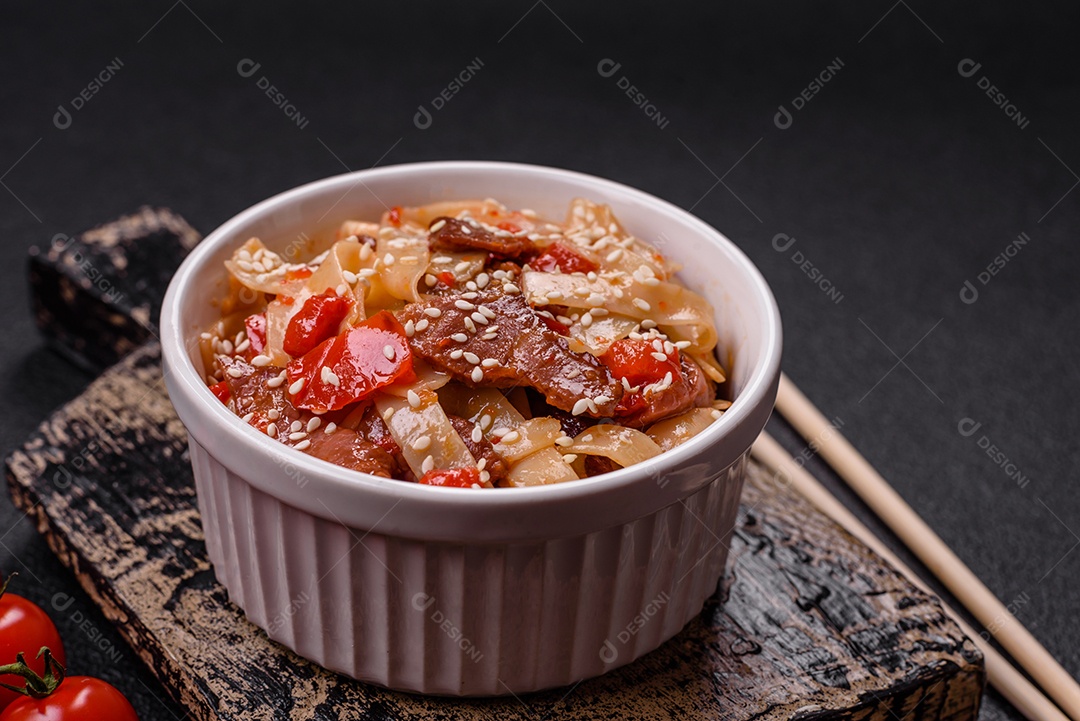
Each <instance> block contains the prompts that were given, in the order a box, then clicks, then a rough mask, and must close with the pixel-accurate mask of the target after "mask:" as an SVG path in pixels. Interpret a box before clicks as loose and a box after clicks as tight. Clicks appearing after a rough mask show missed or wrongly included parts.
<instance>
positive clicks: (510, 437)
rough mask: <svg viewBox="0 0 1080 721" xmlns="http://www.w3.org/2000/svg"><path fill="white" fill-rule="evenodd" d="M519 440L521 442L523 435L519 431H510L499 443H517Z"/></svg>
mask: <svg viewBox="0 0 1080 721" xmlns="http://www.w3.org/2000/svg"><path fill="white" fill-rule="evenodd" d="M519 440H521V434H520V433H518V432H517V431H510V432H509V433H507V434H506V435H504V436H503V437H502V438H500V439H499V442H500V443H516V442H517V441H519Z"/></svg>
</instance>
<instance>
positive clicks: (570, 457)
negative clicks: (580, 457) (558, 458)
mask: <svg viewBox="0 0 1080 721" xmlns="http://www.w3.org/2000/svg"><path fill="white" fill-rule="evenodd" d="M562 459H563V461H565V462H566V463H567V465H569V464H571V463H573V462H574V461H576V460H577V454H576V453H565V454H563V457H562Z"/></svg>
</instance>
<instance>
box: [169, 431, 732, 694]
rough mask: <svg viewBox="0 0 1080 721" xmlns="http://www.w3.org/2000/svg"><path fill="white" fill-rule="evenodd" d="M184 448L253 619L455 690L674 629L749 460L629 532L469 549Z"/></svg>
mask: <svg viewBox="0 0 1080 721" xmlns="http://www.w3.org/2000/svg"><path fill="white" fill-rule="evenodd" d="M190 446H191V460H192V466H193V468H194V474H195V482H196V487H197V490H198V499H199V510H200V512H201V514H202V523H203V529H204V531H205V535H206V545H207V549H208V551H209V555H210V560H211V561H212V562H213V564H214V569H215V572H216V574H217V577H218V580H219V581H220V582H221V583H222V584H223V585H224V586H225V588H226V589H228V592H229V596H230V598H231V599H232V600H233V601H234V602H235V603H236V604H237V605H238V606H240V608H242V609H243V610H244V612H245V614H246V615H247V617H248V618H249V619H250V620H251V621H252V622H253V623H255V624H256V625H257V626H259V627H261V628H262V629H264V630H265V631H266V632H267V634H268V635H269V636H270V637H271V638H272V639H274V640H275V641H278V642H280V643H282V644H283V645H285V646H287V647H288V648H290V649H292V650H293V651H295V652H296V653H298V654H299V655H300V656H303V657H304V658H307V659H310V660H311V661H314V662H315V663H318V664H319V665H321V666H324V667H326V668H328V669H331V670H334V671H338V672H341V673H344V674H346V675H348V676H352V677H354V678H357V679H361V680H363V681H369V682H372V683H376V684H380V685H382V686H387V687H389V688H393V689H398V690H404V691H413V692H418V693H425V694H445V695H455V696H457V695H467V696H491V695H502V694H508V693H511V692H512V693H524V692H528V691H535V690H539V689H545V688H552V687H557V686H563V685H566V684H571V683H574V682H575V681H578V680H581V679H584V678H589V677H592V676H597V675H600V674H602V673H604V672H606V671H608V670H610V669H612V668H615V667H617V666H621V665H624V664H626V663H629V662H631V661H633V660H634V659H636V658H638V657H640V656H642V655H644V654H646V653H648V652H649V651H652V650H653V649H655V648H657V647H658V646H660V644H662V643H664V642H665V641H667V640H668V639H670V638H671V637H672V636H674V635H675V634H676V633H678V632H679V630H680V629H682V627H683V626H684V625H685V624H686V623H687V622H688V621H690V620H691V619H692V618H693V617H694V616H695V615H696V614H698V613H699V612H700V611H701V608H702V605H703V604H704V602H705V600H706V599H707V598H708V597H709V596H711V595H712V594H713V593H714V592H715V591H716V586H717V581H718V579H719V578H720V576H721V575H722V573H723V570H724V563H725V561H726V558H727V546H728V537H729V535H730V533H731V530H732V527H733V525H734V522H735V514H736V511H737V509H738V499H739V494H740V492H741V489H742V484H743V479H744V477H745V472H746V462H747V457H748V454H744V455H743V456H741V457H740V458H739V460H738V461H736V462H735V463H734V464H733V465H731V466H729V467H728V468H724V469H717V470H716V471H715V477H713V478H712V479H711V481H709V482H708V483H706V484H705V485H704V486H702V487H701V489H700V490H698V491H697V492H695V493H693V494H691V495H689V496H687V497H686V498H684V499H683V500H682V501H679V502H677V503H674V504H672V505H669V506H667V507H665V508H662V509H660V510H658V511H656V512H654V513H652V514H650V515H646V516H644V517H642V518H638V519H636V520H633V521H630V522H628V523H624V524H621V525H617V526H613V527H610V528H606V529H603V530H598V531H595V532H592V533H588V534H585V535H579V536H575V537H569V538H555V539H550V540H543V541H534V542H523V543H467V544H463V543H447V542H439V541H425V540H417V539H411V538H404V537H399V536H391V535H384V534H382V533H380V532H379V530H378V528H372V529H361V528H350V527H348V526H346V525H344V524H343V523H340V522H337V521H335V520H328V519H326V518H323V517H319V516H316V515H313V514H311V513H308V512H306V511H303V510H299V509H297V508H295V507H293V506H290V505H287V504H286V503H284V502H282V501H280V500H279V499H277V498H275V497H274V496H271V495H268V494H267V493H264V492H262V491H260V490H258V489H257V488H255V487H254V486H252V485H251V484H250V483H249V482H248V481H247V480H245V479H244V478H243V477H242V476H239V475H237V474H235V473H233V472H231V471H229V470H228V469H227V468H226V467H225V466H224V465H223V464H221V463H220V462H218V461H217V460H216V459H215V458H214V457H213V456H212V455H210V454H209V453H208V452H207V451H206V450H205V449H204V448H203V447H202V446H201V445H200V444H199V443H198V442H197V441H196V440H195V439H194V438H192V439H191V441H190ZM659 483H663V479H660V480H659ZM331 515H332V514H331Z"/></svg>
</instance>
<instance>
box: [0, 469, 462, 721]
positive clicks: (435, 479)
mask: <svg viewBox="0 0 1080 721" xmlns="http://www.w3.org/2000/svg"><path fill="white" fill-rule="evenodd" d="M420 482H421V483H423V484H425V485H428V486H450V487H452V488H472V486H473V484H474V483H476V484H479V483H480V471H478V470H477V469H475V468H448V469H446V470H439V469H435V470H434V471H428V472H427V473H425V474H424V477H423V478H421V479H420ZM0 721H3V719H0Z"/></svg>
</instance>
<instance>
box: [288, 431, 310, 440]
mask: <svg viewBox="0 0 1080 721" xmlns="http://www.w3.org/2000/svg"><path fill="white" fill-rule="evenodd" d="M301 438H307V433H306V432H305V431H296V432H295V433H290V434H289V440H290V441H298V440H300V439H301Z"/></svg>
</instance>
